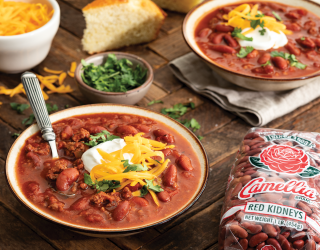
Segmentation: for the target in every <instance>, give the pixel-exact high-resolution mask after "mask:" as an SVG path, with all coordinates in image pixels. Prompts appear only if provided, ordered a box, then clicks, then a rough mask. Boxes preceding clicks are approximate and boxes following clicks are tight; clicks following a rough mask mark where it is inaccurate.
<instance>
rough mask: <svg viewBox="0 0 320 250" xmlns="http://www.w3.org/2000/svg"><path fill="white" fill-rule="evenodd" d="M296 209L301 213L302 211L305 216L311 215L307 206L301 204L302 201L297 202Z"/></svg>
mask: <svg viewBox="0 0 320 250" xmlns="http://www.w3.org/2000/svg"><path fill="white" fill-rule="evenodd" d="M297 208H299V209H301V210H302V211H304V212H305V213H306V214H307V215H311V214H312V210H311V208H310V207H309V206H308V205H306V204H305V203H303V202H302V201H299V202H298V204H297Z"/></svg>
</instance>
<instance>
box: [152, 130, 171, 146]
mask: <svg viewBox="0 0 320 250" xmlns="http://www.w3.org/2000/svg"><path fill="white" fill-rule="evenodd" d="M153 134H154V135H155V136H156V137H157V138H156V139H157V140H161V141H165V142H167V143H173V142H174V137H173V136H172V135H171V134H170V133H168V132H167V131H165V130H163V129H156V130H154V131H153Z"/></svg>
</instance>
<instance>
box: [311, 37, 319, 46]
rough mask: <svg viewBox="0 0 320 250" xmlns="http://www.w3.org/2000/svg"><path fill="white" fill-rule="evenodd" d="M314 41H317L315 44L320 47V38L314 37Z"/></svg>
mask: <svg viewBox="0 0 320 250" xmlns="http://www.w3.org/2000/svg"><path fill="white" fill-rule="evenodd" d="M313 42H314V43H315V45H316V46H317V47H320V38H315V39H313Z"/></svg>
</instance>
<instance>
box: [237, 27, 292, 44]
mask: <svg viewBox="0 0 320 250" xmlns="http://www.w3.org/2000/svg"><path fill="white" fill-rule="evenodd" d="M249 29H250V28H246V29H244V30H243V31H242V32H241V33H244V32H246V31H248V30H249ZM264 29H265V30H266V31H265V32H264V35H261V33H260V32H259V31H261V30H262V28H261V27H258V28H256V29H255V30H253V31H251V32H250V33H248V34H246V35H245V36H246V37H252V38H253V40H252V41H245V40H241V39H239V40H238V41H239V44H240V46H241V47H248V46H252V47H253V48H255V49H257V50H268V49H271V48H273V49H277V48H280V47H283V46H284V45H286V44H287V43H288V38H287V36H286V35H285V34H284V33H283V32H282V31H279V32H280V34H278V33H276V32H274V31H271V30H269V29H268V28H267V27H264Z"/></svg>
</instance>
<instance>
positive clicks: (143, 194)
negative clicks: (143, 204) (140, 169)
mask: <svg viewBox="0 0 320 250" xmlns="http://www.w3.org/2000/svg"><path fill="white" fill-rule="evenodd" d="M148 193H149V191H148V187H147V185H144V186H143V187H142V188H141V189H140V197H143V196H145V195H147V194H148Z"/></svg>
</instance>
